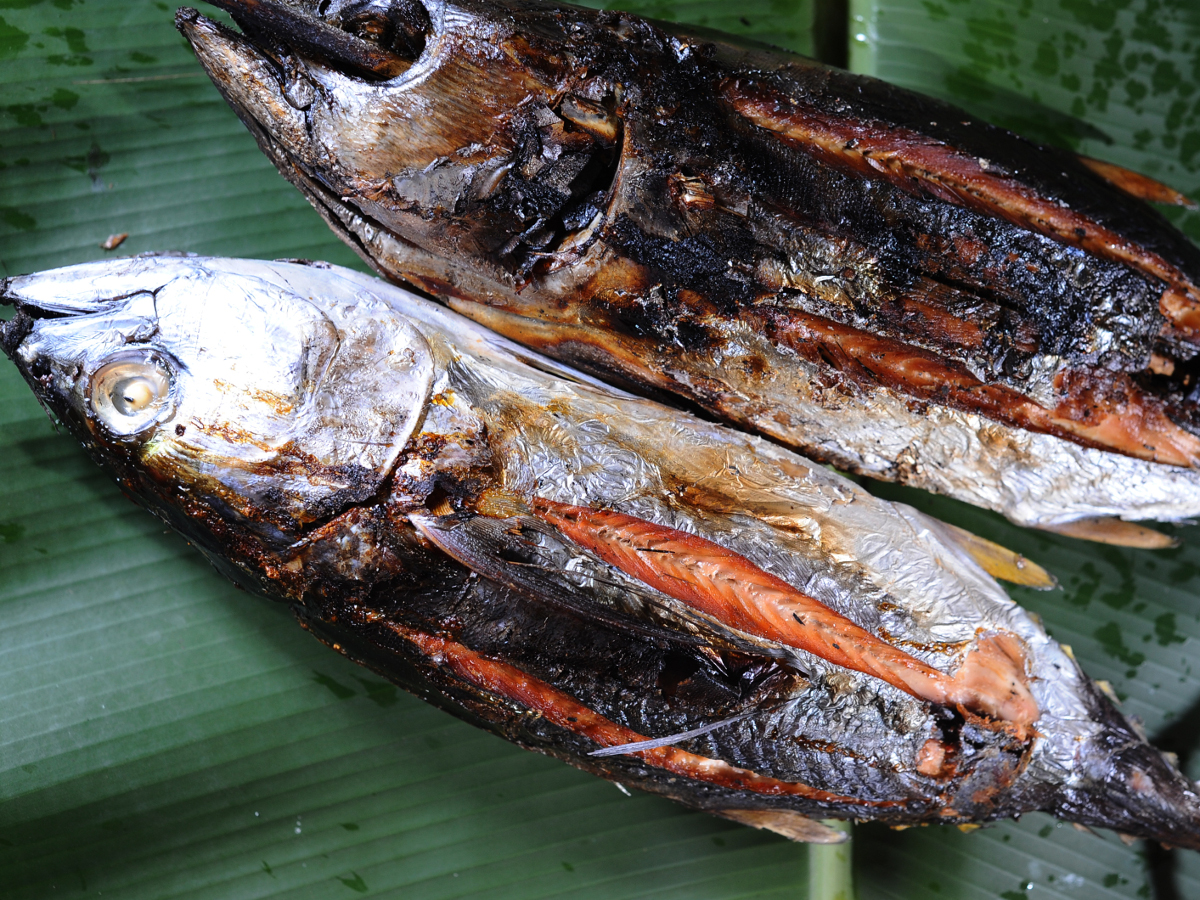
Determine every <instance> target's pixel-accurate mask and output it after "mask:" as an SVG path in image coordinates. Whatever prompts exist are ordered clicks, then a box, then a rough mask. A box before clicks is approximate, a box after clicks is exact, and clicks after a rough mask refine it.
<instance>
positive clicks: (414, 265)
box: [177, 0, 1200, 543]
mask: <svg viewBox="0 0 1200 900" xmlns="http://www.w3.org/2000/svg"><path fill="white" fill-rule="evenodd" d="M216 5H218V6H221V7H222V8H225V9H227V10H228V11H230V12H231V13H232V14H233V16H234V17H235V19H236V20H237V21H238V22H239V23H240V24H241V25H242V26H243V29H244V31H245V34H237V33H234V32H232V31H230V30H227V29H225V28H223V27H220V26H218V25H216V24H214V23H212V22H211V21H209V20H207V19H205V18H203V17H202V16H200V15H199V14H198V13H196V12H195V11H194V10H183V11H181V13H180V15H179V17H178V18H177V24H178V25H179V27H180V29H181V31H182V32H183V34H184V35H185V36H186V37H187V39H188V40H189V41H190V42H191V44H192V46H193V48H194V49H195V50H196V53H197V56H198V58H199V60H200V62H201V63H202V65H203V66H204V67H205V69H206V71H207V72H208V74H209V75H210V77H211V78H212V79H213V82H214V84H216V86H217V87H218V89H219V90H220V91H221V93H222V94H223V95H224V97H225V98H226V100H227V101H228V102H229V103H230V105H231V106H232V107H233V108H234V109H235V111H236V112H237V113H238V115H239V116H240V117H241V118H242V120H243V121H244V122H245V123H246V125H247V127H248V128H249V129H250V131H251V132H252V133H253V134H254V136H255V138H256V139H257V140H258V142H259V144H260V146H261V147H262V149H263V150H264V151H265V152H266V154H267V155H268V156H269V157H270V158H271V160H272V162H274V163H275V165H276V166H277V167H278V168H279V170H280V171H281V173H282V174H283V175H284V176H285V177H286V178H288V179H289V180H290V181H292V183H294V184H295V185H296V186H297V187H298V188H300V190H301V191H303V192H304V193H305V195H306V196H307V197H308V199H309V200H310V201H311V202H312V204H313V205H314V206H315V207H316V208H317V209H318V210H319V211H320V212H321V214H322V215H323V216H324V217H325V219H326V220H327V221H328V222H329V224H330V225H331V226H332V227H333V228H334V230H335V231H336V232H337V233H338V234H339V235H340V236H341V237H342V238H343V239H344V240H345V241H347V243H349V244H350V246H352V247H353V248H354V249H355V250H356V251H357V252H358V253H359V254H360V255H362V256H363V258H364V259H366V260H367V261H368V262H370V264H371V265H372V266H374V267H375V269H376V270H377V271H379V272H380V273H381V274H382V275H384V276H385V277H387V278H389V279H392V280H395V281H399V282H403V283H406V284H409V285H413V286H416V287H418V288H420V289H421V290H423V291H425V292H427V293H429V294H431V295H433V296H434V297H436V298H438V299H440V300H442V301H443V302H445V303H447V304H449V305H450V306H451V307H452V308H454V309H455V310H457V311H459V312H462V313H464V314H466V315H468V316H471V317H472V318H475V319H476V320H477V321H479V322H481V323H483V324H486V325H487V326H488V327H490V328H493V329H495V330H498V331H500V332H501V333H503V334H505V335H507V336H509V337H511V338H513V339H515V340H518V341H520V342H522V343H525V344H527V345H529V346H531V347H534V348H536V349H538V350H540V351H541V352H544V353H547V354H549V355H552V356H556V357H558V358H561V359H563V360H565V361H568V362H570V363H571V364H573V365H577V366H581V367H584V368H587V369H588V370H589V371H591V372H593V373H596V374H599V375H600V376H601V377H604V378H605V379H606V380H609V381H613V382H616V383H621V384H625V385H636V386H637V389H638V390H640V391H641V392H643V393H646V392H649V393H651V394H652V395H655V396H659V395H662V394H674V395H677V396H681V397H683V398H685V399H687V400H689V401H691V402H695V403H697V404H699V405H700V406H701V407H703V408H705V409H706V410H707V411H709V412H711V413H713V414H715V415H717V416H719V417H723V418H725V419H727V420H729V421H732V422H734V423H736V424H738V425H740V426H743V427H747V428H750V429H752V430H754V431H757V432H759V433H762V434H766V435H769V436H771V437H773V438H775V439H777V440H780V441H782V442H784V443H787V444H789V445H792V446H795V447H798V448H800V449H802V450H803V451H805V452H806V453H808V454H809V455H812V456H814V457H816V458H818V459H822V460H825V461H830V462H833V463H835V464H836V465H838V466H839V467H841V468H843V469H847V470H851V471H855V472H859V473H862V474H865V475H869V476H871V477H874V478H880V479H885V480H895V481H901V482H904V483H907V484H911V485H914V486H917V487H921V488H925V489H927V490H931V491H936V492H939V493H943V494H947V495H949V496H952V497H956V498H959V499H961V500H964V501H966V502H969V503H972V504H975V505H978V506H982V507H986V508H990V509H993V510H996V511H998V512H1000V513H1002V514H1003V515H1005V516H1007V517H1008V518H1009V519H1011V520H1012V521H1014V522H1017V523H1019V524H1024V525H1030V526H1035V527H1045V528H1050V529H1054V530H1064V531H1066V532H1067V533H1078V534H1084V533H1085V531H1086V529H1084V527H1083V525H1082V524H1081V523H1085V522H1088V521H1090V520H1093V519H1096V518H1100V519H1113V520H1116V519H1124V520H1139V519H1150V520H1160V521H1180V520H1185V519H1188V518H1191V517H1195V516H1196V515H1200V469H1198V468H1197V466H1198V465H1200V437H1197V434H1200V431H1198V428H1200V424H1198V423H1200V416H1195V412H1196V410H1195V402H1194V399H1193V398H1192V395H1191V394H1190V393H1189V391H1191V390H1192V388H1191V387H1189V385H1190V379H1191V376H1190V375H1189V374H1188V373H1190V372H1191V370H1192V367H1193V362H1192V360H1193V358H1194V357H1195V356H1196V352H1197V349H1200V330H1198V329H1200V290H1198V289H1197V288H1196V287H1195V282H1196V281H1197V280H1198V279H1200V252H1198V251H1197V250H1196V248H1195V247H1194V246H1192V245H1191V244H1190V243H1189V242H1188V241H1187V239H1186V238H1184V237H1183V236H1182V235H1181V234H1179V233H1178V232H1177V231H1175V230H1174V229H1173V228H1172V227H1171V226H1170V225H1169V224H1168V223H1167V222H1166V221H1165V220H1164V219H1162V217H1161V216H1159V215H1158V214H1157V213H1155V212H1153V211H1152V210H1151V209H1150V208H1149V206H1148V205H1146V204H1144V203H1141V202H1139V201H1138V200H1136V199H1135V196H1134V195H1137V196H1141V197H1150V198H1152V199H1158V200H1171V201H1177V202H1186V198H1182V197H1180V196H1179V195H1177V194H1174V192H1172V191H1170V190H1169V189H1168V188H1165V187H1164V186H1161V185H1156V184H1155V183H1153V182H1151V181H1150V180H1149V179H1145V178H1143V177H1142V176H1137V175H1135V174H1134V173H1129V172H1125V171H1124V170H1120V169H1118V168H1117V167H1113V166H1108V165H1106V164H1101V163H1097V162H1096V161H1093V160H1083V161H1081V160H1080V159H1077V158H1075V157H1074V156H1072V155H1070V154H1066V153H1063V152H1061V151H1054V150H1050V149H1047V148H1040V147H1037V146H1035V145H1033V144H1030V143H1029V142H1026V141H1023V140H1021V139H1020V138H1018V137H1017V136H1015V135H1012V134H1010V133H1008V132H1004V131H1002V130H1000V129H996V128H993V127H991V126H988V125H986V124H985V123H982V122H979V121H977V120H973V119H971V117H970V116H968V115H967V114H966V113H964V112H962V111H961V110H957V109H954V108H952V107H949V106H947V105H945V104H941V103H939V102H936V101H933V100H930V99H929V98H923V97H920V96H918V95H914V94H912V93H910V92H907V91H903V90H900V89H898V88H894V87H891V86H889V85H886V84H884V83H882V82H878V81H876V80H874V79H870V78H863V77H858V76H851V75H848V74H847V73H843V72H838V71H837V70H833V69H829V68H827V67H824V66H821V65H820V64H818V63H815V62H813V61H812V60H806V59H803V58H800V57H795V56H791V55H788V54H784V53H781V52H779V53H772V52H770V51H765V50H761V49H745V48H739V47H737V46H734V45H732V44H730V43H727V42H724V40H723V39H722V38H720V36H713V35H710V34H693V33H689V32H688V31H687V30H686V29H684V28H679V27H675V26H666V25H663V24H661V23H649V22H646V21H643V20H641V19H638V18H636V17H633V16H629V15H626V14H621V13H597V12H594V11H588V10H581V9H578V8H574V7H567V6H552V5H549V4H543V3H538V2H532V0H501V2H486V0H428V2H425V3H424V4H419V3H416V2H414V0H401V2H391V0H374V2H345V0H339V2H334V3H324V4H320V5H319V8H318V4H316V3H314V2H307V0H305V2H297V3H292V4H282V3H279V2H277V0H261V2H255V3H248V2H246V0H219V2H216ZM264 11H265V12H264ZM398 35H399V36H398ZM348 43H352V44H353V47H349V46H348ZM372 53H374V54H375V56H372V55H371V54H372ZM985 156H986V157H987V158H984V157H985ZM1060 220H1061V221H1060ZM1068 220H1069V221H1068ZM1168 370H1169V371H1168ZM1103 530H1104V529H1103V528H1101V529H1100V531H1103ZM1087 533H1089V534H1092V535H1093V536H1094V534H1095V532H1094V531H1093V532H1087ZM1130 535H1132V536H1130ZM1108 538H1109V539H1111V540H1113V541H1114V542H1134V543H1136V542H1137V541H1138V540H1143V539H1146V538H1147V535H1146V533H1145V532H1139V531H1137V530H1136V529H1134V530H1132V531H1126V530H1124V529H1122V528H1121V527H1119V524H1117V525H1114V526H1113V527H1112V528H1111V529H1109V534H1108ZM1151 538H1152V536H1151Z"/></svg>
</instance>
